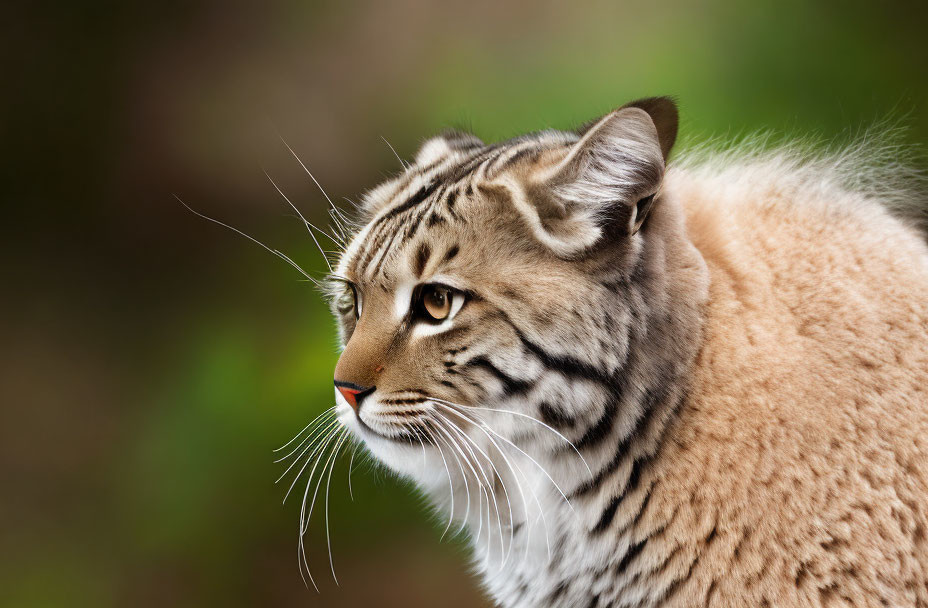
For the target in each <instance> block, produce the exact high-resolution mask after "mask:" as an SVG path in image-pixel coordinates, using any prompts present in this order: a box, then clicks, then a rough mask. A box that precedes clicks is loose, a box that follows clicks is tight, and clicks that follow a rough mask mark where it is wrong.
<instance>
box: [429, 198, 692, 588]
mask: <svg viewBox="0 0 928 608" xmlns="http://www.w3.org/2000/svg"><path fill="white" fill-rule="evenodd" d="M623 238H625V237H623ZM633 239H635V240H636V242H634V243H632V245H633V246H629V244H628V243H626V244H625V245H622V246H621V247H617V250H618V251H619V253H616V251H615V250H612V251H606V252H604V253H603V254H602V255H603V257H602V258H601V259H598V260H595V261H592V262H590V265H591V266H593V267H594V268H593V270H592V272H596V276H597V280H598V281H599V282H601V283H602V284H605V285H607V287H608V293H609V298H610V300H609V301H608V302H604V303H602V305H603V306H604V307H605V308H607V309H609V310H610V311H611V313H612V314H611V316H613V317H614V318H616V319H624V320H626V322H625V324H624V328H625V330H626V333H625V335H624V336H623V335H621V334H619V335H616V336H615V338H616V339H615V342H614V349H615V351H616V352H615V353H614V354H615V357H614V359H615V360H618V361H623V362H624V363H623V364H622V365H621V366H619V367H618V368H617V369H616V370H615V371H614V372H613V373H611V374H608V375H606V376H603V374H604V372H602V371H600V370H598V369H595V368H593V367H591V366H589V365H587V364H585V363H583V362H581V361H579V360H577V359H573V358H570V357H566V356H557V355H548V354H546V351H545V350H544V345H542V346H537V345H536V346H534V348H535V350H536V352H535V353H534V354H535V355H536V356H537V357H539V358H547V359H548V360H547V361H544V363H545V364H546V365H547V366H548V368H549V369H554V370H556V371H557V372H558V373H560V374H562V375H563V376H564V377H565V378H566V379H570V380H584V379H590V380H594V381H595V382H594V383H593V384H592V386H594V387H595V388H594V389H591V390H590V391H571V392H570V393H569V394H570V397H568V398H572V399H575V400H578V401H577V402H576V403H564V402H561V403H560V404H558V407H557V410H558V411H560V412H565V411H566V412H571V411H576V412H583V411H588V410H590V408H589V405H588V404H587V403H583V402H581V401H579V400H582V399H585V398H588V399H593V400H594V401H597V402H601V403H602V404H603V405H602V406H601V407H599V408H598V409H596V410H595V414H594V415H593V416H592V417H591V418H590V419H588V420H587V419H584V420H573V419H569V418H568V417H566V416H563V415H561V416H558V415H556V414H553V413H552V414H550V415H548V416H545V417H544V418H545V420H544V422H545V424H546V425H548V428H549V429H550V430H548V429H540V428H539V426H532V423H531V422H529V421H523V422H524V425H525V426H529V427H531V430H532V432H531V434H530V435H528V436H526V437H524V438H521V440H520V438H519V437H515V438H514V444H515V445H514V446H513V447H514V448H515V449H508V447H507V449H505V450H493V449H492V447H491V446H487V450H486V454H485V455H486V456H489V459H487V458H479V457H478V458H476V460H480V461H488V460H492V461H493V464H489V462H487V466H486V467H485V468H486V470H485V471H474V473H476V474H479V475H484V474H485V475H486V476H485V480H486V481H490V480H493V486H494V487H495V489H496V492H495V494H496V496H495V497H494V496H493V495H492V493H486V494H484V493H482V492H481V491H480V490H479V489H478V487H476V486H477V484H476V483H474V481H473V478H472V479H471V484H470V486H469V492H470V494H471V495H470V496H469V497H468V496H467V492H458V493H457V494H456V496H455V498H454V501H455V506H454V512H455V517H457V518H458V519H465V518H464V517H463V515H464V513H465V512H466V513H467V517H466V522H467V523H466V525H467V527H468V530H469V533H470V536H471V538H472V541H473V545H474V551H475V565H476V567H477V569H478V570H479V571H481V572H482V574H483V578H484V581H485V584H486V587H487V589H488V591H489V592H490V593H491V594H492V596H493V597H494V598H496V600H497V601H499V602H500V603H501V604H502V605H504V606H538V605H545V606H557V605H574V604H573V602H575V601H576V599H577V597H578V593H579V594H581V595H583V594H585V593H587V591H580V590H588V592H589V594H591V597H592V595H594V594H595V595H600V594H608V593H612V592H614V591H615V586H616V585H619V584H621V583H622V582H623V577H622V573H621V570H622V566H623V562H624V563H627V560H626V558H627V557H628V556H630V555H632V554H634V552H636V551H637V550H638V544H637V541H636V540H635V539H634V537H633V536H632V535H631V534H630V533H628V530H629V529H630V528H631V524H632V523H633V521H634V519H635V517H636V516H637V515H638V514H639V513H641V511H642V508H643V506H644V503H645V502H646V501H647V500H648V496H649V494H648V492H649V489H648V488H647V487H646V486H645V485H644V484H643V483H642V479H643V478H644V476H643V475H642V473H643V472H644V471H645V470H646V469H647V468H648V466H649V465H650V464H651V462H652V460H653V459H654V458H656V457H657V454H658V451H659V448H660V445H661V442H662V440H663V439H664V437H665V434H666V431H667V428H668V426H669V425H670V424H671V423H672V421H673V419H674V415H675V412H676V410H677V408H678V406H679V404H680V403H681V401H682V399H683V397H684V393H685V391H686V384H687V373H688V371H689V369H690V367H691V365H692V362H693V360H694V358H695V356H696V354H697V351H698V349H699V345H700V339H701V327H702V308H703V305H704V303H705V300H706V297H707V285H708V280H707V272H706V268H705V264H704V263H703V261H702V258H701V256H700V255H699V253H698V252H697V251H696V250H695V248H694V247H693V246H692V245H691V244H690V242H689V240H688V238H687V235H686V232H685V228H684V225H683V214H682V210H681V207H680V205H679V204H678V202H677V201H676V200H674V198H673V194H672V193H665V194H663V195H662V196H661V197H660V199H659V200H658V201H657V203H656V204H655V209H654V212H653V213H652V215H651V217H650V218H649V219H648V222H647V223H646V224H645V226H644V228H643V229H642V230H641V232H639V234H638V235H636V236H634V237H633ZM610 256H612V257H611V259H610ZM617 325H618V323H617ZM530 348H531V347H530ZM591 391H592V394H591ZM507 409H515V407H507ZM539 424H540V423H539ZM474 432H477V431H474ZM555 432H556V433H558V434H561V435H563V437H564V438H566V439H569V441H570V442H571V443H572V444H573V446H575V448H576V450H575V449H574V448H573V447H571V446H570V445H569V444H568V443H567V441H557V440H555V441H552V438H553V437H554V434H555ZM496 442H497V444H499V443H501V439H499V438H497V439H496ZM449 447H450V446H449ZM447 451H448V450H446V452H447ZM503 452H505V458H504V457H502V453H503ZM578 454H579V455H578ZM581 456H582V458H581ZM446 457H447V458H448V459H449V460H450V459H451V458H452V455H448V454H447V453H446ZM450 468H451V469H453V468H454V464H453V463H451V466H450ZM443 472H444V471H442V473H443ZM420 481H424V483H423V486H424V487H425V488H426V489H427V491H428V493H429V494H430V495H431V497H432V498H433V500H434V502H435V503H436V504H437V505H439V506H440V507H442V508H444V509H446V510H447V509H448V508H449V507H450V504H451V496H450V494H449V491H448V490H449V485H448V483H447V481H446V480H445V479H444V478H443V477H441V476H440V475H439V476H437V477H436V478H434V479H432V480H420ZM456 485H458V486H461V489H463V486H462V485H461V484H456ZM494 498H495V500H494ZM468 500H469V505H470V508H469V510H468V511H465V508H464V506H463V505H465V504H467V501H468ZM477 505H479V507H477ZM510 509H511V511H510ZM510 512H511V520H510ZM510 521H511V522H512V525H510ZM498 522H501V523H502V526H501V527H500V526H499V525H498Z"/></svg>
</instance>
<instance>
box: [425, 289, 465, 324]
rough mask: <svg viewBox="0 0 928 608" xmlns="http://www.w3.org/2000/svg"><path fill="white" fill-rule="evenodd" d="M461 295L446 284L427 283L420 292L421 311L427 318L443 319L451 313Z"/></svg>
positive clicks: (433, 319) (432, 319) (431, 319)
mask: <svg viewBox="0 0 928 608" xmlns="http://www.w3.org/2000/svg"><path fill="white" fill-rule="evenodd" d="M459 297H461V295H460V294H456V293H455V292H454V291H453V290H451V288H449V287H445V286H444V285H426V286H425V287H423V288H422V289H421V291H420V292H419V306H418V308H419V311H420V312H421V314H422V316H423V317H425V319H426V320H430V321H443V320H445V319H447V318H448V316H449V315H450V314H451V310H452V306H453V305H454V304H455V303H456V302H455V299H456V298H459Z"/></svg>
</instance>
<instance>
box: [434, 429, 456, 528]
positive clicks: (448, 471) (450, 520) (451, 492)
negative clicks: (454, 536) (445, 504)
mask: <svg viewBox="0 0 928 608" xmlns="http://www.w3.org/2000/svg"><path fill="white" fill-rule="evenodd" d="M435 447H436V448H438V454H439V456H441V461H442V463H443V464H444V465H445V473H446V474H447V475H448V494H449V495H450V497H451V514H450V515H449V516H448V525H447V526H445V529H444V530H443V531H442V533H441V538H439V539H438V541H439V542H441V541H442V540H444V539H445V534H447V533H448V530H450V529H451V524H452V523H454V483H453V482H452V481H451V469H450V468H448V461H447V460H446V459H445V451H444V450H442V449H441V445H440V444H439V443H438V441H437V440H436V441H435Z"/></svg>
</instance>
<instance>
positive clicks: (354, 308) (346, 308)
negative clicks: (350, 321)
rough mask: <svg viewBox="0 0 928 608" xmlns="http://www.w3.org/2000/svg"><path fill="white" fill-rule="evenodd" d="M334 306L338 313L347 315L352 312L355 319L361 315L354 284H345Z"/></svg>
mask: <svg viewBox="0 0 928 608" xmlns="http://www.w3.org/2000/svg"><path fill="white" fill-rule="evenodd" d="M335 308H336V309H337V310H338V312H339V314H342V315H347V314H350V313H354V318H355V319H358V318H360V317H361V303H360V302H359V301H358V291H357V289H356V288H355V286H354V285H352V284H350V283H346V284H345V289H344V290H343V291H342V293H341V295H339V296H338V300H336V302H335Z"/></svg>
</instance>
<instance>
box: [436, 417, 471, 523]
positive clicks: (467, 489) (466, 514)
mask: <svg viewBox="0 0 928 608" xmlns="http://www.w3.org/2000/svg"><path fill="white" fill-rule="evenodd" d="M435 438H436V439H439V440H441V441H444V442H445V445H447V446H448V450H449V451H450V452H451V455H452V456H454V460H455V461H456V462H457V463H458V470H460V471H461V478H462V479H463V480H464V493H465V496H466V498H467V506H466V508H465V510H464V518H463V519H462V520H461V525H460V527H459V528H458V530H457V532H455V534H456V535H459V534H461V532H463V531H464V528H465V527H466V526H467V522H468V520H469V519H470V487H469V484H468V482H467V472H466V471H465V470H464V465H463V464H461V459H460V458H458V455H457V454H456V453H455V451H454V448H453V447H452V446H451V444H450V443H448V441H447V440H446V439H444V438H442V437H441V436H440V435H436V437H435Z"/></svg>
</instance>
